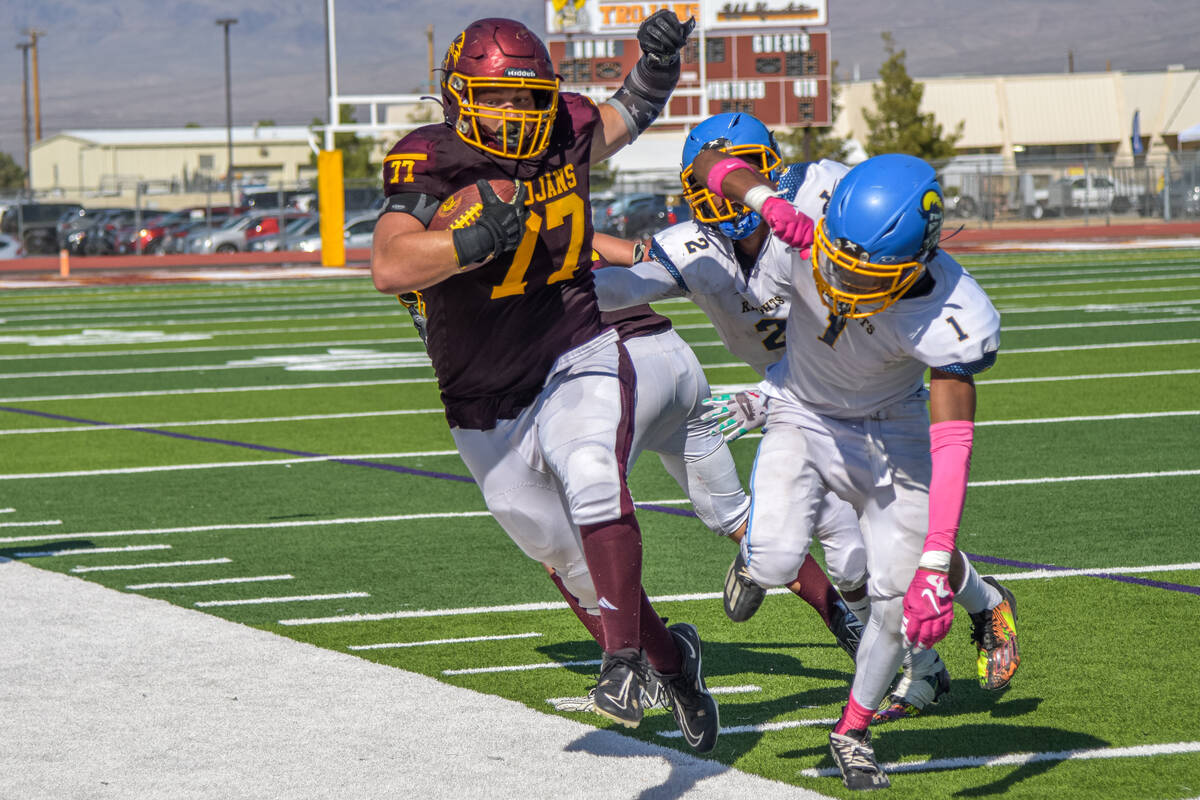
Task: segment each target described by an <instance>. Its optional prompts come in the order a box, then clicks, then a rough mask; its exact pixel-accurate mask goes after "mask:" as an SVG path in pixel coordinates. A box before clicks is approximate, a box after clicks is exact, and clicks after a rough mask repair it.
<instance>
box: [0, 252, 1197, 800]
mask: <svg viewBox="0 0 1200 800" xmlns="http://www.w3.org/2000/svg"><path fill="white" fill-rule="evenodd" d="M962 260H963V262H964V263H965V264H966V265H967V266H968V267H969V268H970V269H971V270H972V272H973V273H974V274H975V275H976V276H977V277H978V278H979V279H980V282H981V283H982V284H983V285H984V287H985V288H986V289H987V290H988V292H989V293H990V294H991V296H992V298H993V301H994V302H995V304H996V305H997V307H998V308H999V309H1000V310H1001V313H1002V315H1003V325H1004V331H1003V346H1002V349H1001V354H1000V358H999V360H998V361H997V364H996V367H995V368H993V369H992V370H990V371H988V372H987V373H984V374H983V375H982V376H980V378H979V380H978V386H979V427H978V429H977V433H976V444H975V450H974V462H973V470H972V474H971V478H972V488H971V489H970V491H969V493H968V500H967V509H966V514H965V517H964V520H963V527H962V532H961V534H960V537H959V544H960V546H961V547H962V548H963V549H964V550H966V551H967V552H968V553H970V554H972V555H973V556H975V558H976V564H977V566H978V567H979V568H980V571H982V572H984V573H985V574H988V573H990V574H996V575H998V576H1001V577H1002V580H1004V582H1005V583H1006V585H1008V586H1009V587H1010V588H1011V589H1012V590H1013V591H1014V593H1015V594H1016V597H1017V602H1018V611H1019V630H1020V644H1021V652H1022V655H1023V661H1022V665H1021V668H1020V671H1019V673H1018V674H1017V677H1016V678H1015V680H1014V682H1013V685H1012V687H1011V688H1010V689H1009V690H1008V691H1007V692H1005V693H1003V694H1000V695H992V694H989V693H986V692H984V691H983V690H982V689H980V688H979V687H978V684H977V683H976V681H975V678H974V664H973V661H974V655H975V651H974V647H973V645H972V644H971V643H970V641H969V632H970V625H969V620H967V619H966V617H965V615H964V614H962V613H961V611H960V612H959V618H958V620H957V621H956V623H955V625H954V628H953V630H952V631H951V632H950V635H949V637H948V638H947V639H946V641H945V642H944V643H943V644H942V645H941V646H940V647H939V650H940V651H941V653H942V655H943V657H944V658H945V660H946V662H947V664H948V665H949V667H950V670H951V673H952V674H953V676H954V680H953V685H952V692H951V694H950V696H949V698H948V699H947V701H946V702H943V703H941V704H939V705H938V706H936V707H933V708H932V709H931V710H930V712H929V713H927V714H926V715H924V716H922V717H920V718H917V719H911V720H905V721H901V722H898V723H889V724H887V725H883V726H880V727H879V728H878V729H877V730H876V732H875V737H876V738H875V743H876V753H877V755H878V757H879V759H880V761H881V762H884V763H885V764H890V765H891V766H890V767H889V771H890V772H891V773H892V781H893V786H892V789H891V790H890V793H889V794H888V796H889V797H893V798H922V800H927V798H934V797H939V798H940V797H979V796H998V795H1004V796H1005V797H1013V798H1077V797H1078V798H1088V799H1089V800H1125V799H1126V798H1194V797H1197V796H1200V723H1197V721H1196V708H1197V698H1198V695H1197V689H1196V683H1197V681H1196V678H1195V676H1194V674H1193V673H1192V672H1191V671H1190V668H1191V667H1192V666H1195V665H1197V664H1200V640H1198V638H1197V636H1196V635H1195V633H1194V631H1195V629H1196V626H1197V622H1198V621H1200V539H1198V538H1197V531H1198V530H1200V250H1154V251H1152V250H1099V251H1094V252H1075V253H1029V254H1020V255H1011V254H1010V255H995V256H985V255H978V256H964V257H963V258H962ZM659 308H660V310H661V311H663V312H664V313H666V314H668V315H670V316H671V317H672V319H673V320H674V321H675V322H676V325H677V327H678V328H679V329H680V332H681V333H682V335H683V336H684V338H685V339H687V340H688V341H689V342H690V343H691V344H692V345H693V347H694V348H695V350H696V353H697V355H698V356H699V358H700V360H701V362H702V363H703V364H705V366H706V371H707V372H708V376H709V381H710V383H712V384H713V385H714V386H727V385H738V384H746V383H750V382H752V381H753V378H754V376H753V373H752V372H751V370H749V368H746V367H741V366H737V365H734V364H732V362H733V359H732V357H731V356H730V355H729V353H728V352H726V351H725V350H724V348H723V347H721V346H720V344H719V343H718V341H717V337H716V334H715V332H714V331H713V330H712V329H711V327H709V326H708V325H707V324H706V322H705V320H704V317H703V315H702V314H701V313H700V312H699V311H697V310H695V308H694V307H692V306H690V305H688V304H687V303H685V302H668V303H664V304H661V305H660V307H659ZM0 321H2V325H0V556H5V557H8V558H13V559H20V560H23V561H26V562H27V563H30V564H33V565H35V566H38V567H42V568H45V569H49V570H55V571H60V572H65V573H71V574H74V575H77V576H78V577H79V578H81V579H84V580H89V581H94V582H97V583H100V584H103V585H105V586H108V587H111V588H113V589H117V590H120V591H127V592H135V593H139V594H144V595H146V596H150V597H156V598H161V599H164V600H168V601H170V602H172V603H176V604H178V605H181V606H186V607H189V608H196V609H198V610H201V611H203V612H205V613H209V614H214V615H217V616H220V617H223V618H226V619H229V620H232V621H235V622H239V623H244V624H247V625H253V626H256V627H261V628H264V629H266V630H270V631H273V632H276V633H279V634H280V635H283V636H287V637H291V638H294V639H298V640H301V641H305V642H311V643H313V644H316V645H319V646H321V647H325V648H330V649H334V650H339V651H343V652H351V653H354V654H356V655H358V656H359V657H362V658H366V659H370V660H373V661H378V662H380V663H383V664H388V665H393V666H396V667H399V668H402V669H406V670H412V671H415V672H420V673H424V674H427V675H431V676H434V677H436V678H438V679H440V680H443V681H446V682H448V683H452V684H456V685H460V686H465V687H469V688H472V689H476V690H479V691H483V692H489V693H493V694H498V695H501V696H504V697H508V698H511V699H513V700H517V701H519V702H521V703H524V704H526V705H528V706H530V707H532V708H536V709H539V710H542V711H544V712H545V713H547V714H552V713H557V712H554V711H553V710H552V708H551V706H550V704H549V703H548V702H547V701H548V699H550V698H556V697H564V696H573V695H582V694H583V693H584V692H586V690H587V688H588V687H589V686H590V685H591V683H592V682H593V681H594V677H595V673H596V670H597V663H598V662H597V660H598V658H599V651H598V648H597V647H596V646H595V644H594V643H593V642H592V641H591V639H590V638H589V637H588V636H587V635H586V633H585V631H584V630H583V629H582V627H581V626H580V625H579V623H578V622H577V621H576V620H575V618H574V616H573V615H572V614H571V613H570V612H569V611H566V610H565V606H564V605H563V604H562V603H561V601H560V599H559V595H558V593H557V591H555V589H554V587H553V586H552V585H551V583H550V582H549V581H548V580H547V579H546V577H545V574H544V572H543V571H542V569H541V567H540V566H538V565H537V564H535V563H533V562H531V561H529V560H527V559H526V558H525V557H524V556H523V555H522V554H521V553H520V552H519V551H518V550H517V548H516V547H515V546H514V545H513V544H512V543H511V542H510V541H509V539H508V538H507V536H505V534H504V533H503V531H501V529H500V528H499V527H498V526H497V525H496V524H495V523H494V522H493V521H492V520H491V518H490V517H489V516H488V515H487V513H486V511H485V509H484V505H483V502H482V499H481V498H480V496H479V494H478V492H477V490H476V489H475V487H474V485H473V484H472V483H471V482H470V481H469V479H468V478H467V471H466V469H465V467H464V466H463V464H462V462H461V461H460V460H459V459H458V457H457V455H455V453H454V447H453V443H452V440H451V438H450V435H449V432H448V430H447V428H446V424H445V420H444V418H443V416H442V415H441V412H440V404H439V400H438V393H437V389H436V386H435V384H434V382H433V376H432V369H431V368H430V367H429V363H428V360H427V359H426V357H425V355H424V351H423V349H422V347H421V343H420V341H419V340H418V339H417V338H416V334H415V332H414V331H413V330H412V328H411V326H410V325H409V323H408V317H407V314H405V313H403V310H402V309H401V308H400V307H399V306H398V304H397V303H396V301H395V300H394V299H393V298H388V297H384V296H381V295H379V294H377V293H376V292H375V291H374V289H373V288H372V286H371V282H370V279H369V278H368V277H366V276H365V275H364V276H362V277H358V278H339V279H326V280H286V281H270V282H265V281H259V282H254V281H249V282H235V281H228V282H218V281H212V282H195V283H170V284H166V283H160V284H147V285H137V286H85V287H72V288H44V289H38V288H33V289H24V290H21V291H5V292H4V293H3V294H2V295H0ZM757 442H758V439H757V438H754V437H747V438H745V439H744V440H741V441H739V442H736V443H734V445H733V446H732V447H733V452H734V455H735V457H736V458H737V460H738V464H739V468H740V469H741V471H742V473H743V476H744V477H745V476H748V474H749V470H750V467H751V464H752V461H753V458H754V452H755V447H756V445H757ZM630 482H631V486H632V489H633V492H634V497H635V499H636V500H637V501H638V502H639V504H641V505H643V506H644V508H643V509H642V511H641V512H640V513H639V518H640V520H641V524H642V530H643V536H644V539H645V550H646V554H645V583H646V586H647V589H648V591H649V592H650V594H651V596H652V598H654V599H655V605H656V607H657V608H658V610H659V611H660V612H661V613H663V614H664V615H666V616H668V617H670V619H671V620H672V621H684V620H686V621H690V622H694V623H695V624H696V625H697V627H698V628H699V630H700V632H701V635H702V636H703V637H704V640H705V658H704V663H705V666H706V672H707V678H708V683H709V686H710V688H712V689H714V691H716V692H719V694H718V701H719V702H720V704H721V721H722V727H723V733H722V736H721V739H720V741H719V742H718V744H717V747H716V749H715V750H714V751H713V753H712V754H711V756H710V757H711V758H713V759H716V760H718V761H721V762H723V763H726V764H730V765H733V766H736V767H737V768H739V769H742V770H746V771H749V772H754V773H758V774H761V775H763V776H766V777H768V778H771V779H774V780H777V781H783V782H785V783H792V784H796V785H799V786H803V787H806V788H809V789H813V790H816V791H819V792H821V793H823V794H826V795H829V796H834V797H844V796H848V795H849V794H850V793H848V792H847V791H846V790H845V789H844V788H843V787H842V785H841V782H840V780H838V779H837V778H836V777H831V770H832V761H831V759H830V757H829V754H828V749H827V744H826V742H827V733H828V728H829V726H830V725H831V724H832V720H833V719H834V718H836V717H837V715H838V713H839V711H840V707H841V704H842V703H843V702H844V700H845V697H846V690H847V686H848V681H849V679H850V677H851V670H852V665H851V663H850V661H849V660H848V659H847V658H846V656H845V654H844V653H843V652H842V651H841V650H840V649H838V648H837V646H836V645H835V644H834V642H833V641H832V639H831V637H830V636H829V634H828V632H827V631H826V630H825V629H824V626H823V625H822V624H821V622H820V620H819V619H818V618H817V616H816V615H815V614H814V613H813V612H812V611H811V610H809V609H808V607H807V606H805V605H803V604H801V603H799V602H798V601H796V600H795V598H793V597H791V596H790V595H786V594H780V595H777V594H772V595H771V596H770V597H769V598H768V599H767V602H766V603H765V604H764V606H763V608H762V609H761V610H760V611H759V613H758V614H757V615H756V616H755V617H754V618H753V619H752V620H750V621H749V622H746V623H742V624H734V623H732V622H730V621H728V620H727V619H726V618H725V616H724V614H723V612H722V610H721V601H720V596H719V591H720V586H721V583H722V580H723V578H724V574H725V570H726V568H727V567H728V565H729V562H730V560H731V559H732V557H733V553H734V548H733V545H732V544H731V543H730V542H728V541H726V540H723V539H718V538H717V537H715V536H713V535H712V534H711V533H709V532H708V531H707V530H706V529H705V528H704V527H703V526H702V525H701V524H700V523H699V522H698V521H697V520H696V519H695V518H693V517H691V516H687V515H685V514H682V513H680V512H683V511H685V510H686V509H687V508H688V506H687V503H686V502H685V501H684V500H683V493H682V491H681V490H680V489H679V487H678V486H677V485H676V484H674V483H673V482H672V481H671V479H670V478H669V477H668V476H667V475H666V473H665V471H664V470H663V469H662V467H661V466H660V465H659V464H658V463H657V459H656V458H655V457H654V456H653V455H650V454H648V455H647V456H645V457H643V458H642V460H641V461H640V462H639V463H638V464H637V466H636V467H635V469H634V471H633V474H632V476H631V481H630ZM573 716H575V717H576V718H579V719H583V720H584V721H586V722H590V723H592V724H595V725H596V726H598V727H605V726H606V723H605V722H604V721H603V720H602V719H601V718H600V717H597V716H591V715H573ZM618 730H620V731H622V732H625V729H618ZM514 735H519V734H517V732H514ZM627 735H630V736H635V737H638V738H641V739H645V740H647V741H652V742H655V743H659V744H662V745H665V746H668V747H674V748H678V749H681V750H684V751H687V746H686V745H685V744H684V743H683V742H682V740H681V739H680V738H678V736H677V732H676V729H675V725H674V723H673V721H672V719H671V717H670V715H669V714H668V713H666V712H663V711H661V710H660V711H653V712H651V713H650V714H648V715H647V717H646V719H645V721H644V722H643V724H642V726H641V727H640V728H639V729H637V730H636V731H633V732H627ZM895 762H901V763H900V764H897V763H895Z"/></svg>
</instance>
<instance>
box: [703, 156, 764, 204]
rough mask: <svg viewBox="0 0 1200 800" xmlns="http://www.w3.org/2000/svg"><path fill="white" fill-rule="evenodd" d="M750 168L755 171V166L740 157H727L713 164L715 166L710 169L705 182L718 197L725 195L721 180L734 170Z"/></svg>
mask: <svg viewBox="0 0 1200 800" xmlns="http://www.w3.org/2000/svg"><path fill="white" fill-rule="evenodd" d="M739 169H748V170H750V171H751V172H753V171H754V167H752V166H750V165H749V164H747V163H746V162H745V161H742V160H741V159H740V158H732V157H730V158H726V159H724V160H722V161H718V162H717V163H716V164H713V168H712V169H710V170H709V171H708V178H707V180H706V181H705V183H706V184H707V185H708V190H709V191H710V192H712V193H713V194H715V195H716V196H717V197H724V196H725V195H724V194H722V193H721V181H723V180H725V176H726V175H728V174H729V173H731V172H733V171H734V170H739Z"/></svg>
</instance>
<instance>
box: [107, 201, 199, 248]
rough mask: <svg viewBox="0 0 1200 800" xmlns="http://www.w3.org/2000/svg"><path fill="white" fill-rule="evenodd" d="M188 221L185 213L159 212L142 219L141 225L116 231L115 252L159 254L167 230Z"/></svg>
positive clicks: (188, 216)
mask: <svg viewBox="0 0 1200 800" xmlns="http://www.w3.org/2000/svg"><path fill="white" fill-rule="evenodd" d="M188 219H190V215H189V214H188V212H186V211H171V212H168V213H162V212H159V213H157V214H151V215H148V216H144V217H142V221H141V225H140V226H139V225H137V224H131V225H128V226H125V227H122V228H120V229H118V230H117V234H116V242H117V244H116V252H117V253H120V254H126V253H161V252H162V248H163V239H164V238H165V237H166V234H167V230H168V229H169V228H172V227H174V226H176V225H180V224H182V223H184V222H186V221H187V220H188Z"/></svg>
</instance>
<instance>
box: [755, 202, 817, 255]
mask: <svg viewBox="0 0 1200 800" xmlns="http://www.w3.org/2000/svg"><path fill="white" fill-rule="evenodd" d="M762 218H763V219H764V220H766V223H767V225H769V226H771V232H772V233H774V234H775V235H776V236H777V237H779V239H780V241H782V242H783V243H784V244H786V245H788V246H789V247H798V248H800V249H801V250H805V249H808V248H810V247H812V243H813V221H812V220H811V219H809V218H808V216H807V215H806V214H805V213H804V212H802V211H800V210H798V209H797V208H796V207H795V206H793V205H792V204H791V203H789V202H788V201H787V200H784V199H783V198H782V197H770V198H767V201H766V202H765V203H763V206H762Z"/></svg>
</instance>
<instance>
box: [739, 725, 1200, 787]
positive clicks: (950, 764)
mask: <svg viewBox="0 0 1200 800" xmlns="http://www.w3.org/2000/svg"><path fill="white" fill-rule="evenodd" d="M721 732H722V733H724V732H725V731H724V730H722V731H721ZM1186 753H1200V742H1169V743H1166V744H1143V745H1135V746H1133V747H1099V748H1095V749H1089V750H1056V751H1047V752H1040V753H1008V754H1005V755H1000V756H973V757H965V758H931V759H929V760H927V761H893V762H892V763H890V764H884V765H883V769H884V771H885V772H887V773H889V774H895V773H899V772H933V771H935V770H950V769H970V768H974V767H1018V766H1023V765H1025V764H1036V763H1038V762H1044V761H1089V760H1093V759H1100V758H1148V757H1151V756H1173V755H1182V754H1186ZM800 774H801V775H803V776H804V777H806V778H828V777H832V776H834V775H840V774H841V773H839V772H838V769H837V767H821V768H819V769H802V770H800Z"/></svg>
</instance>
